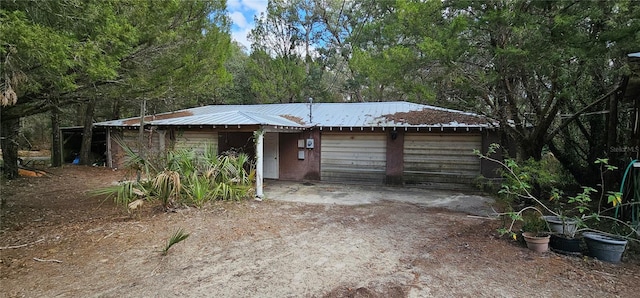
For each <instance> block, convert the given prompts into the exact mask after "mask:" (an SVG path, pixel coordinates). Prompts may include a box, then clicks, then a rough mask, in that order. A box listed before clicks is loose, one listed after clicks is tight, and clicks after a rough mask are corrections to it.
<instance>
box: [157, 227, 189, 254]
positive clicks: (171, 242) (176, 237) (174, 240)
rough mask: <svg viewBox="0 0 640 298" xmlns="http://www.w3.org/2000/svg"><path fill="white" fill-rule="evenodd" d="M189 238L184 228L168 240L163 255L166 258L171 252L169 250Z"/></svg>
mask: <svg viewBox="0 0 640 298" xmlns="http://www.w3.org/2000/svg"><path fill="white" fill-rule="evenodd" d="M188 237H189V233H187V232H185V231H184V230H183V229H182V228H179V229H178V230H176V231H175V232H174V233H173V235H171V238H169V240H167V244H165V246H164V248H163V249H162V255H163V256H166V255H167V253H168V252H169V248H171V247H172V246H173V245H174V244H177V243H180V242H182V241H184V240H185V239H187V238H188Z"/></svg>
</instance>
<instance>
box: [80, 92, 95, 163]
mask: <svg viewBox="0 0 640 298" xmlns="http://www.w3.org/2000/svg"><path fill="white" fill-rule="evenodd" d="M95 107H96V100H95V98H92V99H90V100H89V102H87V107H86V110H85V112H84V124H83V125H84V129H83V131H82V145H81V147H80V164H82V165H91V163H92V162H93V160H91V140H92V137H93V112H94V110H95Z"/></svg>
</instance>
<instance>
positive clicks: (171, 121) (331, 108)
mask: <svg viewBox="0 0 640 298" xmlns="http://www.w3.org/2000/svg"><path fill="white" fill-rule="evenodd" d="M421 113H422V115H418V114H421ZM433 113H438V115H437V116H438V117H436V118H437V120H438V121H437V122H434V120H432V119H430V118H429V117H430V116H429V115H431V114H433ZM400 114H402V117H400V116H397V117H394V116H393V115H400ZM174 115H175V116H174ZM411 115H413V117H414V118H415V119H416V120H413V121H410V120H409V119H407V120H406V121H405V119H404V118H407V117H412V116H411ZM416 115H418V116H420V117H415V116H416ZM157 117H158V118H162V119H161V120H151V121H148V120H145V121H148V122H147V123H148V124H151V125H166V126H170V125H175V126H181V125H182V126H184V125H274V126H284V127H310V126H318V127H492V126H496V125H497V124H496V123H494V122H492V121H490V120H488V119H486V118H483V117H481V116H479V115H477V114H473V113H466V112H462V111H458V110H451V109H445V108H439V107H434V106H429V105H422V104H415V103H409V102H403V101H396V102H361V103H313V104H309V103H286V104H261V105H211V106H204V107H197V108H191V109H185V110H180V111H176V112H172V113H164V114H159V115H157ZM472 118H473V119H472ZM136 119H138V120H139V117H134V118H128V119H120V120H112V121H105V122H100V123H96V124H95V125H97V126H139V121H137V120H136ZM470 119H472V120H473V121H469V120H470ZM465 122H467V123H465ZM471 122H473V123H471Z"/></svg>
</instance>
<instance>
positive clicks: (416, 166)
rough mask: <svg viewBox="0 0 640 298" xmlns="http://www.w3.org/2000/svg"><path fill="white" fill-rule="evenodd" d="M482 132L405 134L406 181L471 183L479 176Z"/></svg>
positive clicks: (410, 182)
mask: <svg viewBox="0 0 640 298" xmlns="http://www.w3.org/2000/svg"><path fill="white" fill-rule="evenodd" d="M481 148H482V136H481V135H480V134H456V135H454V134H406V135H405V144H404V152H403V153H404V173H403V176H404V180H405V182H406V183H408V184H414V183H415V184H432V183H465V182H466V183H469V182H471V181H472V180H473V179H474V178H475V177H477V176H478V175H480V159H479V158H478V156H477V155H476V154H475V153H474V150H480V149H481Z"/></svg>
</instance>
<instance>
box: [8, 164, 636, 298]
mask: <svg viewBox="0 0 640 298" xmlns="http://www.w3.org/2000/svg"><path fill="white" fill-rule="evenodd" d="M51 171H52V174H51V176H50V177H47V178H28V179H19V180H16V181H10V182H5V183H3V185H2V188H1V189H0V191H1V195H2V198H3V199H5V200H6V204H5V205H4V206H3V207H2V211H1V212H2V223H1V226H0V247H1V248H2V249H1V250H0V296H2V297H54V296H73V297H83V296H99V297H118V296H126V297H150V296H154V297H168V296H172V297H173V296H194V297H433V296H435V297H471V296H473V297H512V296H539V297H616V296H618V297H632V296H635V295H636V294H637V293H636V292H637V285H638V284H639V283H640V266H638V265H639V264H640V262H639V261H638V259H637V258H636V257H635V254H632V253H627V254H626V255H625V258H624V262H623V263H622V264H620V265H612V264H607V263H602V262H599V261H597V260H592V259H589V258H585V257H582V258H578V257H567V256H562V255H558V254H555V253H552V252H547V253H543V254H536V253H534V252H531V251H529V250H527V249H526V248H525V247H523V246H522V245H521V244H519V243H516V242H513V241H510V240H507V239H502V238H499V237H498V236H497V234H496V232H495V229H496V227H498V225H499V224H500V223H499V222H497V221H491V220H486V219H479V218H474V217H469V216H467V215H466V214H463V213H455V212H451V211H446V210H444V209H430V208H426V207H422V206H419V205H416V204H411V203H402V202H388V201H383V202H379V203H374V204H367V205H357V206H339V205H323V204H303V203H292V202H279V201H273V200H267V201H263V202H256V201H246V202H240V203H226V202H217V203H214V204H210V205H208V206H206V207H205V208H203V209H194V208H188V209H181V210H179V211H177V212H171V213H164V212H162V211H161V210H160V209H159V208H157V207H156V206H145V208H143V210H141V211H140V212H138V213H136V214H134V215H128V214H127V212H126V211H124V210H123V209H121V207H118V206H114V205H113V203H112V202H110V201H104V200H103V199H102V198H99V197H90V196H88V195H87V194H86V191H87V190H90V189H94V188H97V187H99V186H103V185H108V184H110V183H112V182H113V181H116V180H118V179H120V178H122V173H121V172H113V171H111V170H107V169H103V168H91V167H80V166H68V167H65V168H64V169H57V170H51ZM178 228H184V229H185V230H186V231H187V232H189V233H190V237H189V238H187V239H186V240H185V241H184V242H182V243H178V244H177V245H175V246H174V247H172V248H171V249H170V251H169V253H168V255H167V256H164V257H163V256H161V254H160V252H159V251H160V250H161V249H162V247H163V246H164V243H165V242H166V240H167V239H168V238H169V237H170V235H171V234H172V233H173V232H174V231H175V230H177V229H178ZM24 244H27V245H24Z"/></svg>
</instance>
